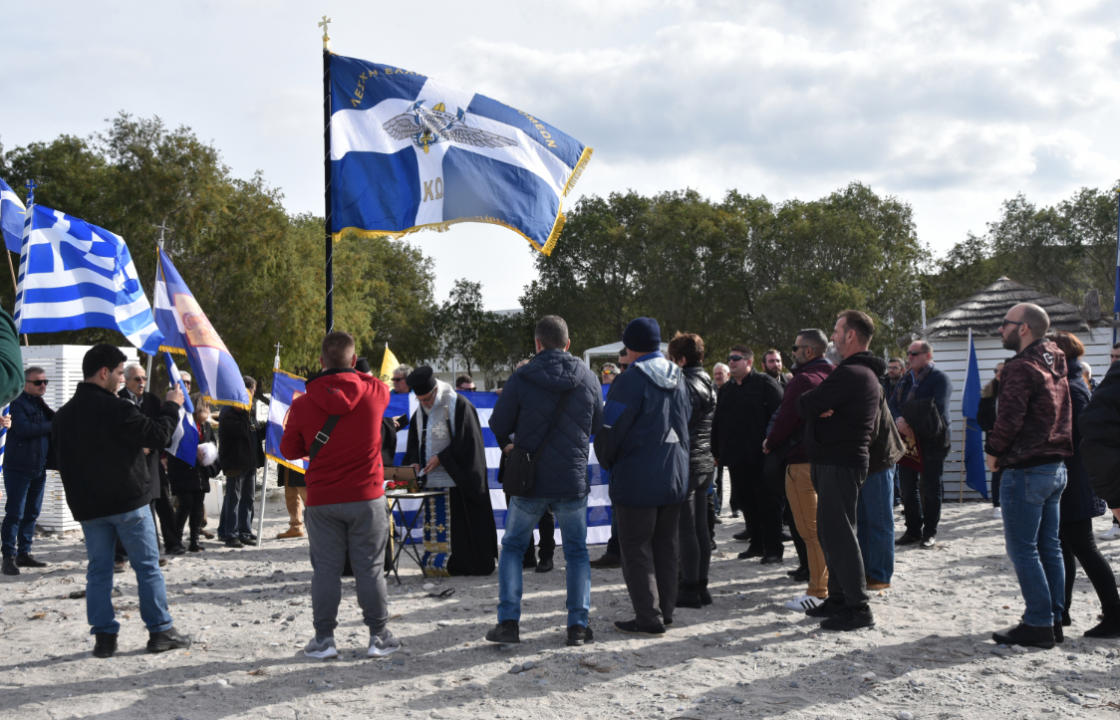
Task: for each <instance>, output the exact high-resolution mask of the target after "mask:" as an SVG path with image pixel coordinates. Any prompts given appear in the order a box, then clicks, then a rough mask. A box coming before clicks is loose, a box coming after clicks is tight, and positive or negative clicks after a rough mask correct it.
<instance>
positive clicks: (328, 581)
mask: <svg viewBox="0 0 1120 720" xmlns="http://www.w3.org/2000/svg"><path fill="white" fill-rule="evenodd" d="M304 523H305V524H306V525H307V540H308V542H309V544H310V545H311V570H312V574H311V614H312V618H313V620H314V624H315V634H316V635H320V636H324V635H332V634H334V629H335V627H336V626H337V625H338V621H337V619H336V617H337V615H338V603H339V601H340V600H341V598H342V580H341V578H342V567H343V565H344V564H345V557H344V555H343V553H345V552H346V549H347V548H349V549H350V566H351V567H352V568H353V569H354V580H355V584H356V585H357V590H358V605H359V606H360V607H361V608H362V620H363V621H364V622H365V624H366V625H367V626H369V631H370V634H371V635H376V634H377V633H380V632H381V631H382V630H383V629H384V628H385V624H386V623H387V622H388V621H389V602H388V598H387V595H386V590H385V543H386V542H387V541H388V538H389V517H388V513H387V512H386V506H385V498H384V497H379V498H377V499H376V500H367V501H363V502H350V503H337V504H335V505H313V506H308V508H307V511H306V514H305V516H304Z"/></svg>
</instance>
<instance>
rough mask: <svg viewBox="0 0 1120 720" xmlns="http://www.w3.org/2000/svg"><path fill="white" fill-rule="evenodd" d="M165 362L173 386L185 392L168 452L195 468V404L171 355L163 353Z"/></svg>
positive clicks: (196, 456)
mask: <svg viewBox="0 0 1120 720" xmlns="http://www.w3.org/2000/svg"><path fill="white" fill-rule="evenodd" d="M163 361H164V362H165V363H166V364H167V374H168V376H169V377H170V378H171V384H172V385H174V386H175V387H177V388H179V389H180V390H182V391H183V404H182V406H180V407H179V424H178V425H177V426H176V427H175V432H174V433H172V435H171V443H170V444H169V445H168V446H167V452H169V453H171V454H172V455H174V456H175V457H177V458H179V459H180V460H182V461H183V462H185V463H186V464H188V465H190V466H191V467H194V464H195V461H196V460H197V459H198V425H195V422H194V403H193V402H191V394H190V393H189V392H187V388H186V387H185V386H184V385H183V377H182V375H180V374H179V368H178V367H177V366H176V365H175V361H174V360H172V359H171V353H168V352H165V353H163Z"/></svg>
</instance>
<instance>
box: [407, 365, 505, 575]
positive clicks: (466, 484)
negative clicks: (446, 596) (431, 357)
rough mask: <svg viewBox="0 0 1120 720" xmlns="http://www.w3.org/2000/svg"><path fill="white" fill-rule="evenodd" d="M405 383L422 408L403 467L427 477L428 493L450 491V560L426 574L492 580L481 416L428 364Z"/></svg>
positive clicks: (493, 549)
mask: <svg viewBox="0 0 1120 720" xmlns="http://www.w3.org/2000/svg"><path fill="white" fill-rule="evenodd" d="M407 382H408V386H409V388H410V389H411V390H412V392H413V393H415V394H416V399H417V401H418V402H419V404H420V407H419V408H417V410H416V412H415V413H413V415H412V421H411V423H410V424H409V429H408V447H407V450H406V451H405V457H404V464H405V465H416V466H418V468H420V469H421V470H422V471H423V472H424V476H423V480H424V483H425V485H424V486H425V487H426V488H428V489H436V488H447V490H448V498H447V504H446V513H447V515H450V522H449V523H447V525H448V526H449V527H448V529H449V530H450V537H449V538H448V546H449V549H450V557H448V558H447V559H446V563H445V564H443V561H442V560H439V559H436V560H435V561H433V562H432V563H431V567H430V568H429V567H428V565H427V564H426V566H425V572H426V573H429V574H441V571H446V573H447V574H449V575H489V574H491V573H492V572H494V567H495V565H496V562H497V557H498V537H497V528H496V526H495V524H494V508H493V506H491V504H490V488H489V487H488V484H487V481H486V451H485V448H484V446H483V442H482V428H481V426H480V425H479V422H478V412H477V411H476V410H475V408H474V405H472V404H471V402H470V401H469V400H467V398H466V397H464V396H463V395H461V394H459V393H457V392H455V390H454V388H452V387H451V386H450V385H449V384H447V383H445V382H443V381H442V380H437V379H436V377H435V374H434V373H433V372H432V369H431V368H430V367H428V366H426V365H423V366H420V367H418V368H416V369H415V370H413V371H412V373H411V374H409V376H408V378H407ZM434 510H435V511H437V512H438V511H439V510H440V509H439V508H438V507H436V508H435V509H434ZM440 523H442V520H441V521H440ZM441 565H442V567H441Z"/></svg>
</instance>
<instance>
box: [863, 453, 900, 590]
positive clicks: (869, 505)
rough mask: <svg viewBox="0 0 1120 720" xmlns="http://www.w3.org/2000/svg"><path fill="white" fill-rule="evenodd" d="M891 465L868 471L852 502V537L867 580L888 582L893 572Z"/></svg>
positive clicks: (892, 486) (892, 471)
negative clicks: (857, 544)
mask: <svg viewBox="0 0 1120 720" xmlns="http://www.w3.org/2000/svg"><path fill="white" fill-rule="evenodd" d="M894 476H895V473H894V468H893V467H891V468H888V469H886V470H880V471H879V472H874V473H871V474H869V475H868V476H867V480H865V481H864V483H863V487H862V488H860V491H859V501H858V502H857V503H856V538H857V539H858V540H859V551H860V553H861V554H862V555H863V569H864V572H866V573H867V577H868V579H870V580H877V581H879V582H885V583H889V582H890V581H891V575H893V574H894Z"/></svg>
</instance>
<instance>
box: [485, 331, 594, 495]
mask: <svg viewBox="0 0 1120 720" xmlns="http://www.w3.org/2000/svg"><path fill="white" fill-rule="evenodd" d="M564 393H568V396H567V400H566V401H565V403H564V407H563V408H562V410H561V416H560V417H559V418H558V419H557V421H556V427H554V428H553V429H552V430H551V432H550V431H549V427H548V426H549V423H550V421H551V420H552V416H553V415H554V414H555V411H556V407H557V403H559V402H560V399H561V398H562V397H564ZM602 424H603V396H602V390H601V388H600V385H599V381H598V379H596V377H595V374H594V373H592V372H591V370H590V368H588V367H587V366H586V365H584V364H583V362H582V361H581V360H580V359H579V358H576V357H574V356H572V355H571V354H570V353H568V352H566V351H564V350H545V351H543V352H540V353H538V354H537V355H536V357H534V358H533V359H532V360H530V361H529V364H527V365H525V366H524V367H522V368H520V369H519V370H517V371H516V372H515V373H514V374H513V375H511V376H510V378H509V381H508V382H506V385H505V387H504V388H502V394H501V395H500V396H499V397H498V402H497V403H495V405H494V410H493V412H492V413H491V414H490V429H491V430H493V431H494V437H495V438H496V439H497V441H498V446H499V447H501V448H504V447H505V446H506V445H507V444H508V443H509V442H510V437H511V436H513V438H514V443H515V444H516V445H517V446H518V447H520V448H524V449H525V450H529V451H530V452H535V453H537V465H536V484H535V486H534V488H533V497H542V498H577V497H584V496H585V495H587V494H588V492H590V486H589V485H588V482H587V456H588V450H589V447H590V442H591V436H592V435H594V434H595V433H597V432H599V428H600V427H601V426H602ZM546 433H547V434H548V437H547V439H546V438H545V435H546Z"/></svg>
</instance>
